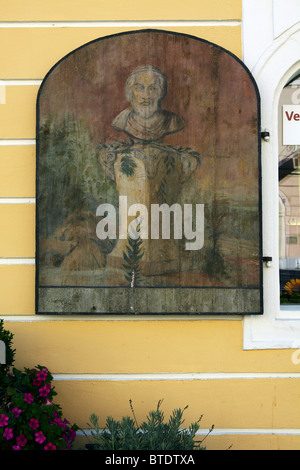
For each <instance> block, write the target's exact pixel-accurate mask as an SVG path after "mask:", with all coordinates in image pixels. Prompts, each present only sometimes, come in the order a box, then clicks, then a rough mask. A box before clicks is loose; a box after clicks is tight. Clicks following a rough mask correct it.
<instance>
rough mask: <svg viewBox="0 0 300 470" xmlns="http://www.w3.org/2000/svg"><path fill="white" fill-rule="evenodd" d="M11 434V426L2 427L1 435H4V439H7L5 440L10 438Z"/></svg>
mask: <svg viewBox="0 0 300 470" xmlns="http://www.w3.org/2000/svg"><path fill="white" fill-rule="evenodd" d="M13 435H14V434H13V430H12V428H5V429H4V433H3V437H5V439H7V440H9V439H12V437H13Z"/></svg>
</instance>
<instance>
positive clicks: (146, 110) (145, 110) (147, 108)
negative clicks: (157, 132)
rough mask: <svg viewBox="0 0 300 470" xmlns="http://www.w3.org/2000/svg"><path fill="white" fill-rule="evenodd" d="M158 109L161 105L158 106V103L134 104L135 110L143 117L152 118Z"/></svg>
mask: <svg viewBox="0 0 300 470" xmlns="http://www.w3.org/2000/svg"><path fill="white" fill-rule="evenodd" d="M158 110H159V107H158V106H157V103H155V104H154V103H153V104H151V103H149V104H138V105H136V106H134V112H135V113H136V114H138V115H139V116H140V117H141V118H143V119H149V118H151V117H152V116H153V115H154V114H155V113H157V111H158Z"/></svg>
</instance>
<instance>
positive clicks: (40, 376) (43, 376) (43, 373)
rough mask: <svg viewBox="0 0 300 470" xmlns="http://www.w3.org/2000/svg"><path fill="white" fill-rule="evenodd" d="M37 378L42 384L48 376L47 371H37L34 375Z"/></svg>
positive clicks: (44, 369) (45, 369)
mask: <svg viewBox="0 0 300 470" xmlns="http://www.w3.org/2000/svg"><path fill="white" fill-rule="evenodd" d="M36 376H37V378H38V379H39V380H41V381H42V382H44V381H45V380H46V378H47V376H48V369H47V368H46V367H44V368H43V369H41V370H39V371H38V372H37V374H36Z"/></svg>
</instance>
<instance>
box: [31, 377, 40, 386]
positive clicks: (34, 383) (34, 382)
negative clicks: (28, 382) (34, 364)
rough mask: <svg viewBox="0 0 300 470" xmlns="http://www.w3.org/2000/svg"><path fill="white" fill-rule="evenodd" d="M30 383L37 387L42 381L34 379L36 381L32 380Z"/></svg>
mask: <svg viewBox="0 0 300 470" xmlns="http://www.w3.org/2000/svg"><path fill="white" fill-rule="evenodd" d="M32 383H33V385H36V386H37V387H39V386H40V385H41V384H42V380H41V379H38V378H36V379H33V381H32Z"/></svg>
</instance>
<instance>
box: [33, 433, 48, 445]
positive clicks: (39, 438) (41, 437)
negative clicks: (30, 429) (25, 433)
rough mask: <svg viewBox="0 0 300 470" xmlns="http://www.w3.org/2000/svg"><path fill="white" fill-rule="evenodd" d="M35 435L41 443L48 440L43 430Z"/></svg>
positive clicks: (36, 439)
mask: <svg viewBox="0 0 300 470" xmlns="http://www.w3.org/2000/svg"><path fill="white" fill-rule="evenodd" d="M34 437H35V441H36V442H38V443H39V444H43V442H45V440H46V438H45V436H44V434H43V433H42V431H39V432H36V433H35V435H34Z"/></svg>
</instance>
